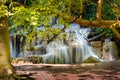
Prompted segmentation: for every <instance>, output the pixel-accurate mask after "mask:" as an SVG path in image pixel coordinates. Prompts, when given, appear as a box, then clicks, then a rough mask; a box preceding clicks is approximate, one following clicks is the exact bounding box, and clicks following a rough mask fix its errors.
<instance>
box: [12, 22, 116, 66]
mask: <svg viewBox="0 0 120 80" xmlns="http://www.w3.org/2000/svg"><path fill="white" fill-rule="evenodd" d="M62 27H63V26H62ZM65 31H66V39H65V40H63V39H62V38H60V37H58V38H57V39H56V41H53V42H50V43H49V44H46V42H45V41H43V42H42V43H39V40H38V43H39V44H38V45H32V46H27V45H26V46H24V51H22V46H23V44H24V41H23V42H21V43H19V47H21V49H19V50H18V48H17V45H18V44H17V43H16V39H13V38H11V41H10V44H11V45H10V47H11V53H12V54H11V55H12V57H13V58H15V57H23V58H26V57H27V56H28V57H31V56H37V57H40V59H38V60H40V61H38V62H42V63H66V64H68V63H70V64H72V63H83V62H89V60H92V62H93V61H97V62H99V61H111V60H115V59H116V58H115V57H114V56H117V54H114V52H115V51H117V50H115V49H116V46H115V43H114V42H112V43H111V44H112V45H110V41H108V42H107V43H106V42H105V43H102V42H100V43H97V42H92V43H88V41H87V35H88V34H89V32H90V29H89V28H80V26H79V25H77V24H71V25H70V28H69V29H66V30H65ZM12 39H13V40H12ZM93 43H94V44H93ZM96 43H97V44H96ZM91 45H92V47H91ZM99 45H102V46H99ZM94 46H95V47H94ZM98 47H100V49H99V48H98ZM93 48H94V49H93ZM95 48H97V49H96V50H95ZM101 48H103V49H101ZM98 49H99V50H98ZM17 50H18V51H17ZM108 50H109V51H110V52H109V51H108ZM19 51H21V52H19ZM96 51H100V52H98V53H100V54H98V53H97V52H96ZM18 53H19V54H18ZM20 53H22V55H20ZM23 53H24V54H23ZM109 53H110V54H109ZM115 53H118V52H115ZM16 55H18V56H16ZM99 55H102V56H99ZM33 59H36V58H33ZM33 59H32V60H33ZM28 61H31V60H28Z"/></svg>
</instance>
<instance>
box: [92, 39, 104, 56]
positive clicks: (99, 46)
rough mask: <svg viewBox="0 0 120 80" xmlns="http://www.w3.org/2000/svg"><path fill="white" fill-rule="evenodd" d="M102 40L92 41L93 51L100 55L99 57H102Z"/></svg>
mask: <svg viewBox="0 0 120 80" xmlns="http://www.w3.org/2000/svg"><path fill="white" fill-rule="evenodd" d="M102 45H103V43H102V41H92V42H91V46H92V48H93V51H94V52H95V53H96V54H97V55H98V57H99V58H102Z"/></svg>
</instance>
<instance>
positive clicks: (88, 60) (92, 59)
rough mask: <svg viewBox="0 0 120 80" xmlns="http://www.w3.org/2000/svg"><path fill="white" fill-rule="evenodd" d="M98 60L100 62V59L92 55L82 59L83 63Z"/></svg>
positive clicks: (96, 61)
mask: <svg viewBox="0 0 120 80" xmlns="http://www.w3.org/2000/svg"><path fill="white" fill-rule="evenodd" d="M98 62H100V60H99V59H97V58H94V57H92V56H90V57H88V58H87V59H85V60H84V61H83V63H98Z"/></svg>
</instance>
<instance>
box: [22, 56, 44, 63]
mask: <svg viewBox="0 0 120 80" xmlns="http://www.w3.org/2000/svg"><path fill="white" fill-rule="evenodd" d="M24 60H25V61H29V62H32V63H33V64H38V63H41V62H42V56H39V55H36V56H35V55H29V56H26V57H24Z"/></svg>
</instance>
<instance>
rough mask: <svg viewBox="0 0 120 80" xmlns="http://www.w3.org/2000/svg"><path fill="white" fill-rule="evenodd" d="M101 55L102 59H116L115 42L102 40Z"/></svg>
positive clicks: (116, 49)
mask: <svg viewBox="0 0 120 80" xmlns="http://www.w3.org/2000/svg"><path fill="white" fill-rule="evenodd" d="M102 53H103V56H102V59H104V60H106V61H112V60H116V59H118V48H117V45H116V44H115V42H112V41H110V42H104V43H103V51H102Z"/></svg>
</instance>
